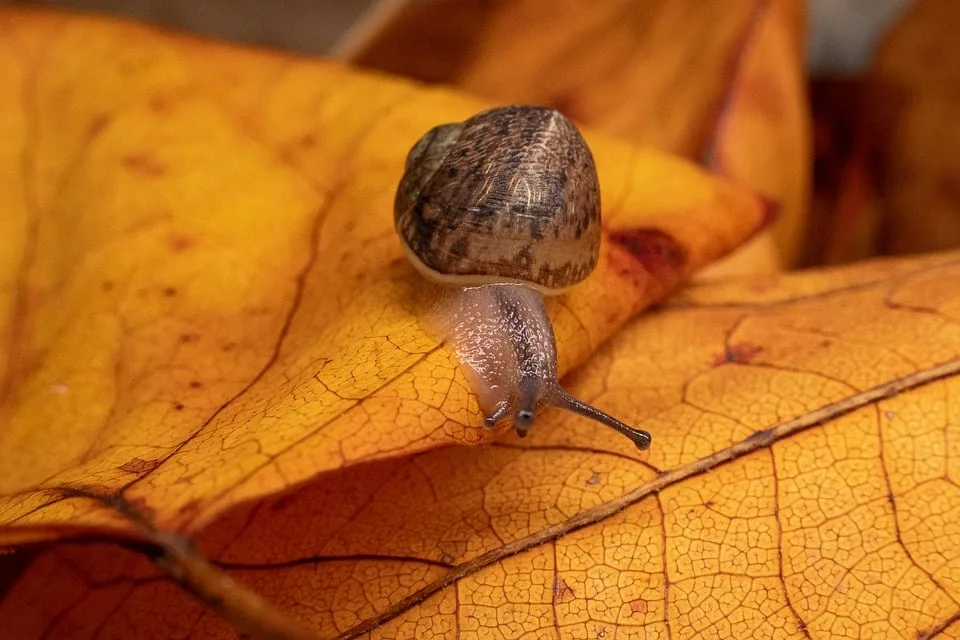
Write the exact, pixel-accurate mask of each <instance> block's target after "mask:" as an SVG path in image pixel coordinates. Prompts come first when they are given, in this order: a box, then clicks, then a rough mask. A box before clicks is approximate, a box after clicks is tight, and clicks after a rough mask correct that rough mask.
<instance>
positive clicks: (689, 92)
mask: <svg viewBox="0 0 960 640" xmlns="http://www.w3.org/2000/svg"><path fill="white" fill-rule="evenodd" d="M386 4H391V5H395V4H398V3H384V5H386ZM399 4H400V6H401V8H400V10H399V11H397V12H396V14H395V15H393V16H392V17H391V18H390V19H389V20H387V21H386V22H384V23H378V22H376V21H377V19H378V18H377V17H378V16H379V15H380V12H379V11H377V10H374V11H372V12H371V16H372V18H373V22H374V23H375V24H374V25H373V26H371V24H363V23H361V25H360V26H359V27H358V28H357V30H356V31H355V33H354V34H352V35H348V36H347V38H346V39H345V41H344V42H343V43H342V45H341V50H342V53H343V54H344V55H345V56H347V57H348V59H350V60H351V61H353V62H355V63H357V64H361V65H364V66H367V67H372V68H376V69H381V70H384V71H388V72H391V73H396V74H405V75H408V76H411V77H413V78H416V79H419V80H424V81H428V82H437V83H444V84H452V85H455V86H457V87H460V88H462V89H465V90H467V91H469V92H471V93H474V94H477V95H481V96H486V97H489V98H493V99H496V100H500V101H504V102H527V103H536V104H546V105H550V106H553V107H554V108H557V109H559V110H560V111H563V112H564V113H566V114H567V115H568V116H570V117H571V118H573V119H575V120H577V121H578V122H582V123H584V124H587V125H590V126H592V127H596V128H598V129H599V130H601V131H604V132H607V133H612V134H615V135H617V136H619V137H621V138H623V139H627V140H632V141H635V142H639V143H643V144H651V145H654V146H656V147H658V148H660V149H663V150H666V151H670V152H673V153H678V154H681V155H683V156H685V157H688V158H690V159H696V160H703V161H704V162H705V163H706V164H708V165H709V166H711V167H712V168H713V169H714V170H716V171H717V172H719V173H722V174H723V175H727V176H730V177H734V178H736V179H737V180H740V181H743V182H744V183H745V184H749V185H750V186H751V187H753V188H755V189H756V190H758V191H759V192H760V193H763V194H764V195H765V196H767V197H768V198H770V199H771V200H772V201H774V202H775V203H776V204H777V206H778V209H779V215H778V218H777V220H776V222H775V224H774V225H773V226H772V233H773V235H772V236H771V235H766V234H764V235H761V236H759V237H758V238H757V239H756V240H754V241H753V242H752V243H751V244H750V245H749V246H748V247H745V248H744V252H740V253H738V254H737V258H736V260H735V261H732V262H727V263H724V265H723V267H722V268H720V267H718V268H717V270H711V275H712V276H718V275H723V274H730V273H743V272H758V271H759V272H765V271H771V270H776V269H778V268H779V266H780V264H784V265H795V264H796V263H797V261H798V259H799V257H800V251H801V249H802V247H801V244H802V241H803V237H804V231H805V227H806V223H805V218H806V215H807V213H806V211H807V206H808V201H809V189H810V166H809V156H810V125H809V115H808V108H807V103H806V96H805V94H804V78H803V14H804V12H805V11H804V6H803V3H802V2H799V1H797V0H779V1H777V2H765V1H762V0H737V1H736V2H733V1H730V2H723V3H704V2H702V1H701V0H642V1H641V0H618V1H616V2H610V1H607V2H593V3H589V2H581V3H566V4H565V5H564V6H563V7H562V9H561V8H558V7H557V5H556V3H554V2H553V1H552V0H501V1H497V2H480V3H478V2H473V1H471V0H440V1H434V2H400V3H399ZM438 52H442V54H440V53H438ZM506 70H509V72H507V71H506ZM774 239H775V240H776V242H775V243H774V242H773V240H774Z"/></svg>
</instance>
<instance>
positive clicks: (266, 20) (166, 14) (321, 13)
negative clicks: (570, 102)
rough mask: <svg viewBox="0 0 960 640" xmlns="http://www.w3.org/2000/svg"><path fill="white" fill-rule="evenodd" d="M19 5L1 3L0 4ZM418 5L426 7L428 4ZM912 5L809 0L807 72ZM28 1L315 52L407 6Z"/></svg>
mask: <svg viewBox="0 0 960 640" xmlns="http://www.w3.org/2000/svg"><path fill="white" fill-rule="evenodd" d="M14 1H15V0H0V4H3V3H5V2H14ZM478 1H479V3H480V4H489V3H486V2H483V1H482V0H478ZM414 2H416V3H419V4H426V3H429V2H430V0H414ZM909 2H910V0H810V2H809V3H808V12H809V13H808V29H809V40H808V45H807V60H808V63H809V66H810V68H811V69H813V70H814V71H818V72H842V73H855V72H857V71H858V70H861V69H863V68H865V67H866V64H867V61H868V58H869V56H870V53H871V52H872V50H873V46H874V43H875V41H876V39H877V37H878V36H879V35H880V34H881V33H882V32H883V31H884V30H885V29H886V28H887V26H888V25H890V24H891V23H892V22H893V21H894V20H895V19H896V18H897V17H898V16H899V14H901V13H902V12H903V11H904V9H905V8H906V7H907V5H908V4H909ZM24 4H25V3H24ZM31 4H38V5H48V6H59V7H66V8H70V9H77V10H88V11H103V12H109V13H114V14H117V15H123V16H128V17H131V18H138V19H141V20H147V21H149V22H154V23H157V24H162V25H166V26H168V27H173V28H176V29H185V30H189V31H194V32H196V33H201V34H205V35H208V36H212V37H216V38H224V39H228V40H236V41H238V42H244V43H248V44H255V45H263V46H269V47H279V48H284V49H290V50H292V51H299V52H302V53H308V54H315V55H316V54H328V53H332V52H334V51H335V47H336V45H337V43H338V41H339V40H340V39H341V38H342V37H343V36H344V34H346V33H347V32H348V30H349V29H350V28H351V27H354V26H356V25H357V24H358V22H360V21H361V19H367V20H370V19H371V18H375V19H376V18H379V19H383V18H384V17H385V16H386V15H388V14H391V13H393V12H395V11H398V10H399V9H400V7H401V5H403V4H406V3H404V2H400V1H398V0H386V1H385V2H384V1H383V0H319V1H317V0H286V1H285V2H282V3H281V2H270V1H268V0H204V2H196V1H195V0H39V1H35V2H32V3H31ZM371 14H376V15H375V16H372V15H371Z"/></svg>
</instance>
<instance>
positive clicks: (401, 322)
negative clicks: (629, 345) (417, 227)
mask: <svg viewBox="0 0 960 640" xmlns="http://www.w3.org/2000/svg"><path fill="white" fill-rule="evenodd" d="M0 34H2V35H3V41H4V42H5V43H8V45H9V46H7V47H6V48H4V49H2V50H0V56H2V58H0V73H2V75H0V78H2V80H0V82H2V86H3V87H4V91H2V92H0V93H2V94H3V98H2V100H3V101H4V103H3V104H4V109H3V122H4V127H5V129H6V130H8V131H9V132H10V135H4V136H3V137H2V139H0V155H2V157H4V158H8V159H10V160H11V161H10V162H6V163H4V166H5V167H6V168H7V171H8V172H12V174H13V175H12V176H10V177H9V178H5V179H4V181H3V182H2V183H0V184H2V186H3V188H4V189H5V191H4V192H3V193H2V199H3V201H4V202H9V203H11V204H10V205H9V209H8V211H9V212H10V215H8V216H6V220H5V222H4V224H6V225H9V226H10V234H9V235H8V236H7V237H8V238H9V241H8V242H5V243H4V244H3V246H2V247H0V251H2V254H3V258H2V262H0V264H2V265H4V269H5V271H4V275H3V277H2V282H3V283H5V288H4V296H5V297H4V308H3V315H2V322H3V325H2V326H3V329H4V336H3V341H2V343H0V344H2V349H3V350H4V353H3V357H0V361H2V362H8V363H9V365H8V368H7V370H6V371H5V372H4V374H5V376H4V378H3V380H2V387H0V389H2V395H0V403H2V404H0V440H2V442H3V446H2V447H0V469H3V473H2V474H0V494H2V496H3V497H2V498H0V523H2V525H3V527H2V528H0V544H12V543H15V542H18V541H25V540H31V539H39V538H48V537H57V536H61V535H67V534H69V533H72V532H78V531H84V530H90V529H95V530H96V531H98V532H103V531H114V532H115V531H117V530H124V531H130V530H131V529H132V528H133V525H132V524H131V522H129V521H128V520H126V519H124V518H122V517H120V516H119V515H117V514H111V513H110V512H109V511H104V510H103V509H101V508H98V507H97V506H96V505H94V504H92V503H90V501H88V500H84V499H79V498H76V497H75V496H74V494H73V493H71V492H72V491H74V490H76V489H77V488H82V489H84V490H85V491H92V492H96V493H99V494H104V495H106V494H119V493H122V495H123V497H124V499H125V500H127V501H128V502H130V503H132V504H136V505H137V507H138V508H139V509H141V510H142V511H144V512H146V513H149V514H150V517H151V519H152V522H153V523H154V524H155V525H156V526H158V527H160V528H161V529H164V530H178V531H186V532H190V531H195V530H197V529H198V528H200V527H201V526H202V525H203V524H205V523H206V522H209V521H210V520H211V519H212V518H214V517H215V516H216V515H217V514H218V513H220V512H222V511H223V510H224V509H226V508H228V507H230V506H232V505H234V504H236V503H237V502H240V501H243V500H248V499H254V498H260V497H263V496H266V495H270V494H272V493H274V492H276V491H279V490H282V489H285V488H288V487H290V486H293V485H295V484H298V483H300V482H303V481H306V480H308V479H310V478H313V477H316V476H317V475H319V474H322V473H324V472H327V471H331V470H334V469H339V468H343V467H347V466H350V465H354V464H358V463H360V462H369V461H371V460H375V459H379V458H389V457H396V456H402V455H408V454H411V453H414V452H417V451H423V450H427V449H430V448H434V447H437V446H441V445H447V444H453V443H477V442H480V441H489V440H492V439H494V438H495V437H496V436H497V434H495V433H492V432H489V431H487V430H485V429H484V428H483V427H482V421H481V415H480V414H479V411H478V410H477V407H476V400H475V397H474V395H473V394H472V393H471V391H470V389H469V386H468V384H467V382H466V380H465V378H464V376H463V374H462V372H461V371H460V370H459V369H458V368H457V366H456V362H455V360H454V359H453V356H452V354H451V353H450V352H449V351H448V350H447V349H446V348H444V347H442V346H440V345H439V344H438V342H437V340H436V338H434V337H432V336H430V335H429V334H428V333H426V332H425V331H424V330H423V329H422V328H421V326H420V324H419V322H418V309H419V308H421V307H422V306H423V302H424V300H425V299H426V298H427V294H428V293H429V292H428V291H427V290H428V289H429V287H427V286H426V285H425V284H424V281H422V280H421V279H420V277H419V276H418V275H417V274H416V272H415V271H414V269H413V268H412V267H411V266H410V265H409V264H408V263H407V261H406V259H405V258H404V257H403V253H402V250H401V248H400V244H399V242H398V240H397V238H396V234H395V232H394V231H393V223H392V203H393V197H394V192H395V189H396V184H397V181H398V179H399V176H400V174H401V173H402V168H403V162H404V158H405V156H406V153H407V151H408V150H409V148H410V147H411V145H412V144H413V142H414V141H415V140H416V139H417V138H418V137H419V136H420V135H422V134H423V132H425V131H426V130H427V129H429V128H430V127H432V126H434V125H435V124H437V123H440V122H449V121H455V120H462V119H464V118H465V117H468V116H469V115H471V114H472V113H474V112H476V111H478V110H480V109H482V108H484V106H485V105H484V104H483V103H480V102H477V101H475V100H473V99H470V98H467V97H464V96H461V95H459V94H456V93H453V92H449V91H444V90H427V89H424V88H423V87H421V86H419V85H416V84H413V83H410V82H406V81H400V80H396V79H391V78H387V77H384V76H382V75H377V74H364V73H358V72H356V71H353V70H351V69H349V68H346V67H344V66H342V65H339V64H334V63H326V62H317V61H310V60H303V59H298V58H293V57H287V56H280V55H275V54H268V53H263V52H249V51H244V50H240V49H236V48H233V47H229V46H226V45H218V44H211V43H207V42H200V41H197V40H194V39H189V38H184V37H180V36H174V35H169V34H165V33H162V32H158V31H155V30H152V29H148V28H145V27H142V26H136V25H132V24H128V23H122V22H116V21H110V20H105V19H98V18H81V17H75V16H70V15H69V14H57V13H47V12H39V11H24V10H22V9H17V10H13V9H6V10H3V11H0ZM588 138H589V142H590V144H591V147H592V148H593V150H594V153H595V155H596V160H597V165H598V169H599V172H600V179H601V183H602V185H601V187H602V191H603V199H604V202H605V203H606V204H605V206H604V222H605V237H604V242H603V251H602V256H601V262H600V265H599V267H598V268H597V270H596V272H595V273H594V274H593V276H592V277H591V278H590V279H589V280H588V281H587V282H586V283H585V284H584V285H583V286H581V287H577V288H576V290H575V291H574V292H572V293H571V294H570V295H567V296H563V297H561V298H558V299H554V300H551V302H550V307H549V310H550V312H551V315H552V316H553V317H554V320H555V327H556V332H557V337H558V345H559V349H560V353H561V363H560V364H561V370H562V371H569V370H570V369H572V368H573V367H574V366H575V365H577V364H578V363H581V362H583V361H584V360H585V359H586V358H587V356H588V355H589V354H590V353H591V352H593V351H594V350H595V349H596V348H597V346H598V345H600V344H601V343H602V342H603V341H604V340H605V339H606V338H607V337H608V336H610V335H611V334H612V333H613V332H614V331H615V330H616V329H617V328H618V327H619V326H621V325H622V324H623V323H624V322H625V321H626V320H627V319H628V318H629V317H631V316H632V315H634V314H636V313H637V312H638V311H640V310H642V309H644V308H645V307H647V306H649V305H650V304H652V303H654V302H656V301H657V300H660V299H662V298H663V297H664V296H665V295H666V294H667V293H669V292H670V291H672V290H674V289H676V288H677V287H678V286H679V285H680V284H681V283H682V282H683V281H684V280H686V279H688V278H689V277H690V276H691V275H692V274H693V273H694V272H695V271H696V270H698V269H699V268H701V267H702V266H703V265H705V264H707V263H709V262H710V261H711V260H714V259H716V258H718V257H720V256H722V255H724V254H725V253H727V252H729V251H730V250H732V249H734V248H735V247H736V246H737V245H738V244H740V243H741V242H743V241H744V240H745V239H746V238H748V237H749V236H750V235H751V234H753V233H754V232H755V231H756V230H757V229H758V228H759V227H760V226H761V225H762V224H763V223H764V221H765V219H766V216H767V210H766V208H765V206H764V205H763V204H762V203H761V202H760V200H759V199H757V198H756V197H755V196H754V195H752V194H750V193H749V192H748V191H746V190H745V189H743V188H741V187H736V186H733V185H731V184H728V183H726V182H723V181H721V180H717V179H715V178H713V177H711V176H709V175H707V174H705V173H703V172H702V171H700V170H699V169H697V168H696V167H695V166H693V165H691V164H690V163H688V162H686V161H683V160H681V159H678V158H674V157H670V156H667V155H665V154H663V153H661V152H658V151H654V150H650V149H641V148H635V147H631V146H628V145H625V144H623V143H620V142H617V141H615V140H612V139H609V138H606V137H603V136H602V135H598V134H592V133H589V134H588ZM543 428H544V429H549V425H545V426H544V427H543ZM65 491H66V493H65Z"/></svg>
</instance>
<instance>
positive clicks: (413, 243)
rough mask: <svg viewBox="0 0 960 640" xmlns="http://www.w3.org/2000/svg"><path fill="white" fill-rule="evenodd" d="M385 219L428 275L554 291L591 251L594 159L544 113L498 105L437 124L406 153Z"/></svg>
mask: <svg viewBox="0 0 960 640" xmlns="http://www.w3.org/2000/svg"><path fill="white" fill-rule="evenodd" d="M394 222H395V224H396V228H397V232H398V233H399V235H400V238H401V240H402V241H403V244H404V246H405V248H406V249H407V252H408V254H409V255H410V257H411V260H412V261H413V263H414V264H415V265H416V266H417V268H418V269H419V270H420V271H421V272H422V273H423V274H424V275H425V276H427V277H428V278H431V279H433V280H436V281H439V282H443V283H448V284H458V285H461V286H473V285H481V284H491V283H506V282H511V283H518V282H519V283H523V284H528V285H531V286H533V287H535V288H537V289H539V290H541V291H543V292H544V293H556V292H558V291H561V290H563V289H565V288H567V287H570V286H571V285H574V284H576V283H577V282H579V281H581V280H583V279H584V278H586V277H587V276H588V275H589V274H590V272H591V271H592V270H593V268H594V267H595V266H596V263H597V259H598V257H599V252H600V185H599V182H598V180H597V170H596V166H595V165H594V162H593V156H592V154H591V153H590V149H589V148H588V147H587V144H586V141H585V140H584V139H583V136H581V135H580V132H579V131H577V129H576V127H575V126H574V125H573V123H571V122H570V121H569V120H568V119H567V118H565V117H564V116H563V115H562V114H560V113H559V112H557V111H554V110H552V109H546V108H541V107H527V106H512V107H502V108H497V109H490V110H488V111H483V112H481V113H478V114H477V115H475V116H473V117H472V118H470V119H468V120H466V121H464V122H462V123H456V124H444V125H440V126H437V127H434V128H433V129H431V130H430V131H428V132H427V133H426V134H425V135H424V136H423V137H422V138H420V140H418V141H417V143H416V144H415V145H414V146H413V148H412V149H411V150H410V153H409V155H408V156H407V162H406V170H405V172H404V175H403V178H402V179H401V180H400V184H399V186H398V188H397V195H396V201H395V204H394Z"/></svg>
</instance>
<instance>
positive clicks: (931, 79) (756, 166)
mask: <svg viewBox="0 0 960 640" xmlns="http://www.w3.org/2000/svg"><path fill="white" fill-rule="evenodd" d="M4 1H5V0H0V3H3V2H4ZM6 2H8V3H10V2H16V0H6ZM34 4H40V5H50V6H60V7H66V8H71V9H81V10H89V11H98V12H107V13H113V14H117V15H123V16H128V17H134V18H138V19H141V20H146V21H149V22H153V23H156V24H160V25H164V26H167V27H171V28H176V29H180V30H187V31H192V32H194V33H198V34H203V35H207V36H212V37H216V38H220V39H227V40H233V41H236V42H241V43H245V44H252V45H257V46H265V47H270V48H279V49H285V50H288V51H293V52H297V53H304V54H309V55H324V56H331V57H336V58H339V59H342V60H344V61H347V62H349V63H351V64H354V65H357V66H360V67H365V68H369V69H375V70H378V71H385V72H389V73H392V74H397V75H402V76H407V77H410V78H413V79H416V80H420V81H423V82H428V83H437V84H444V85H451V86H454V87H457V88H459V89H461V90H464V91H467V92H469V93H472V94H474V95H477V96H479V97H482V98H486V99H488V100H490V101H492V102H500V103H510V102H526V103H536V104H545V105H549V106H553V107H554V108H557V109H559V110H561V111H563V112H564V113H566V114H567V115H568V116H570V117H571V118H573V119H574V120H576V121H577V122H578V123H579V124H581V125H586V126H589V127H592V128H594V129H597V130H600V131H603V132H605V133H608V134H611V135H615V136H618V137H620V138H623V139H626V140H629V141H631V142H634V143H637V144H643V145H653V146H656V147H658V148H660V149H663V150H665V151H668V152H670V153H675V154H677V155H681V156H685V157H688V158H690V159H693V160H696V161H699V162H700V163H701V164H703V165H704V166H706V167H708V168H709V169H710V170H712V171H714V172H716V173H719V174H721V175H725V176H727V177H730V178H731V179H736V180H738V181H741V182H745V183H746V184H748V185H749V186H751V187H753V188H754V189H755V190H757V191H758V192H760V193H762V194H763V195H765V196H766V197H767V198H768V199H769V200H770V202H771V204H772V206H773V209H774V211H775V212H776V214H777V215H776V221H775V223H774V224H773V225H772V227H771V229H770V231H769V232H767V233H765V234H762V237H760V238H755V239H754V240H753V241H752V242H751V244H750V245H748V246H747V247H745V248H744V249H743V250H742V251H740V252H739V254H740V255H738V256H736V257H735V259H734V260H733V261H732V264H722V265H720V266H719V267H718V268H717V269H714V271H713V274H714V275H727V274H730V273H737V274H742V273H757V272H766V271H774V270H778V269H784V268H788V269H789V268H796V267H805V266H813V265H829V264H839V263H845V262H851V261H855V260H859V259H863V258H868V257H871V256H876V255H897V254H909V253H920V252H928V251H937V250H946V249H951V248H956V247H960V153H958V151H960V124H958V123H960V45H958V40H960V39H958V38H957V37H956V28H957V25H960V1H958V0H725V1H724V2H722V3H704V2H703V1H702V0H605V1H604V2H588V1H586V0H563V1H556V0H327V1H325V2H316V1H307V0H289V1H287V2H284V3H279V2H266V1H265V0H206V1H204V2H195V1H193V0H58V1H54V0H47V1H44V2H35V3H34ZM728 262H730V261H728Z"/></svg>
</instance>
